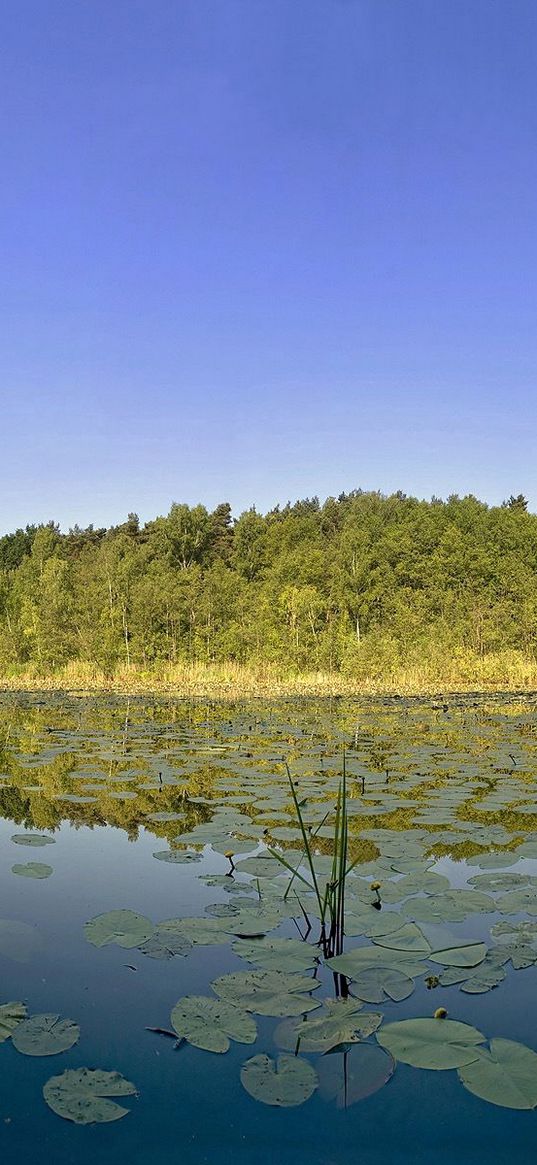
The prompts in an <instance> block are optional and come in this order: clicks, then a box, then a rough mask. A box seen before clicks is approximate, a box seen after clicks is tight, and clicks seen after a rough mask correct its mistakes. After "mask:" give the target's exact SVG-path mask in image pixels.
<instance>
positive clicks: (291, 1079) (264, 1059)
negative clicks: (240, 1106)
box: [241, 1055, 318, 1108]
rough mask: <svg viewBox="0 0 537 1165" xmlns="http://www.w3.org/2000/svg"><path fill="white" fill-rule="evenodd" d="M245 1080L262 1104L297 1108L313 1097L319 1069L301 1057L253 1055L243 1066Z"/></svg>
mask: <svg viewBox="0 0 537 1165" xmlns="http://www.w3.org/2000/svg"><path fill="white" fill-rule="evenodd" d="M241 1083H242V1085H243V1087H244V1088H245V1089H246V1091H247V1092H249V1093H250V1096H253V1098H254V1100H260V1101H261V1102H262V1104H271V1105H277V1106H278V1107H281V1108H293V1107H296V1106H297V1105H299V1104H304V1102H305V1101H306V1100H309V1098H310V1096H313V1093H314V1092H315V1089H316V1088H317V1084H318V1077H317V1073H316V1071H315V1069H314V1068H313V1067H312V1065H311V1064H309V1063H308V1061H307V1060H302V1059H301V1058H300V1057H299V1056H285V1055H284V1056H278V1058H277V1060H272V1059H271V1057H270V1056H266V1055H260V1056H253V1057H252V1059H251V1060H247V1061H246V1063H245V1064H243V1066H242V1068H241Z"/></svg>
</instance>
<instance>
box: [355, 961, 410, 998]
mask: <svg viewBox="0 0 537 1165" xmlns="http://www.w3.org/2000/svg"><path fill="white" fill-rule="evenodd" d="M414 988H415V984H414V980H413V979H412V978H410V977H409V976H408V975H404V974H403V972H402V971H398V970H396V969H395V968H394V967H369V968H366V970H364V971H361V972H360V973H359V974H357V975H356V976H355V978H354V979H353V988H352V991H353V995H357V996H358V998H359V999H363V1000H364V1002H365V1003H383V1002H384V1000H385V999H386V996H387V997H388V999H392V1000H393V1001H394V1002H395V1003H399V1002H400V1001H401V1000H402V999H408V996H409V995H412V992H413V991H414Z"/></svg>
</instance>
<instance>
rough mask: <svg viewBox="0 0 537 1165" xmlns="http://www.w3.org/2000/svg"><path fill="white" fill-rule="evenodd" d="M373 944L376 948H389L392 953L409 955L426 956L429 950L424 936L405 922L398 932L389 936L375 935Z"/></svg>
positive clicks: (417, 928) (410, 923)
mask: <svg viewBox="0 0 537 1165" xmlns="http://www.w3.org/2000/svg"><path fill="white" fill-rule="evenodd" d="M373 942H374V943H376V945H377V946H381V947H389V948H390V950H394V951H410V953H411V954H418V955H425V956H427V955H428V954H429V952H430V950H431V947H430V944H429V943H428V942H427V939H426V938H425V935H424V934H423V933H422V931H421V930H420V928H419V926H416V925H415V923H413V922H407V923H406V924H404V925H403V926H400V927H399V929H398V930H394V931H391V932H390V933H389V934H381V935H375V936H374V938H373Z"/></svg>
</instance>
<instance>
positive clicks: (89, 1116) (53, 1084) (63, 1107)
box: [43, 1068, 137, 1125]
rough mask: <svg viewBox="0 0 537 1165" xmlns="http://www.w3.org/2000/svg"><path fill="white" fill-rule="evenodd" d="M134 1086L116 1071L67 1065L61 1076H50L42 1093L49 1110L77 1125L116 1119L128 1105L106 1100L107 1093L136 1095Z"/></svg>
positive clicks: (125, 1110) (112, 1094)
mask: <svg viewBox="0 0 537 1165" xmlns="http://www.w3.org/2000/svg"><path fill="white" fill-rule="evenodd" d="M136 1095H137V1093H136V1087H135V1085H134V1084H131V1082H130V1080H125V1078H124V1077H123V1076H122V1075H121V1074H120V1073H119V1072H106V1071H104V1070H103V1069H102V1068H68V1069H67V1071H66V1072H62V1074H61V1076H51V1077H50V1080H47V1082H46V1084H45V1086H44V1088H43V1096H44V1098H45V1100H46V1102H47V1104H48V1106H49V1108H51V1109H52V1110H53V1112H55V1113H57V1115H58V1116H61V1117H63V1118H64V1119H65V1120H70V1121H74V1123H75V1124H77V1125H90V1124H95V1123H101V1122H105V1121H115V1120H119V1119H120V1118H121V1117H123V1116H127V1113H128V1112H129V1109H128V1108H122V1107H121V1105H119V1104H116V1103H115V1102H114V1101H112V1100H109V1099H108V1098H109V1097H111V1096H136Z"/></svg>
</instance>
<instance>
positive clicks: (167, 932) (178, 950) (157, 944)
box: [138, 925, 192, 960]
mask: <svg viewBox="0 0 537 1165" xmlns="http://www.w3.org/2000/svg"><path fill="white" fill-rule="evenodd" d="M138 950H139V951H140V952H141V954H142V955H147V957H148V958H149V959H164V960H168V959H173V958H174V956H175V955H180V956H185V955H188V954H189V952H190V951H191V950H192V943H191V942H190V939H188V938H187V937H186V935H184V934H181V933H180V931H178V930H175V929H173V928H171V927H170V928H169V927H166V926H164V925H157V927H156V928H155V930H154V932H153V934H152V935H151V938H148V940H147V942H145V943H142V944H141V946H139V947H138Z"/></svg>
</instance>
